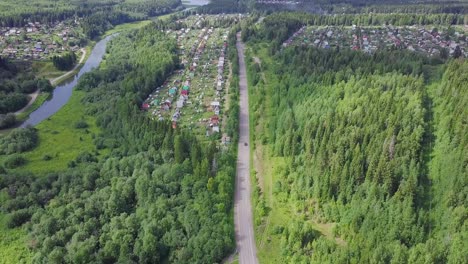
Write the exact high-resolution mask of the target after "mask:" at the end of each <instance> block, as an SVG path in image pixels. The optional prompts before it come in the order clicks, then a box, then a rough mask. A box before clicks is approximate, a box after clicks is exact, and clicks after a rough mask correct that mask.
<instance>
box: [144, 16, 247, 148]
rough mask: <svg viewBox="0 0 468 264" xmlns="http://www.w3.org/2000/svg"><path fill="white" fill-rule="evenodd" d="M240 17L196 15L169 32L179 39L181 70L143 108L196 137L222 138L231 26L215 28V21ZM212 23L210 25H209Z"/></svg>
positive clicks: (150, 97)
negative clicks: (227, 54) (184, 128)
mask: <svg viewBox="0 0 468 264" xmlns="http://www.w3.org/2000/svg"><path fill="white" fill-rule="evenodd" d="M238 16H239V15H197V16H190V17H188V18H185V19H183V20H181V21H178V23H180V24H183V25H186V27H183V28H181V29H179V30H168V31H166V34H167V35H168V37H173V38H176V39H177V43H178V49H179V56H180V61H181V66H182V69H180V70H177V71H175V72H174V73H173V74H172V75H171V77H170V78H168V79H167V80H166V81H165V83H164V84H163V85H162V86H161V87H157V88H156V89H155V90H154V91H153V93H152V94H150V96H149V97H148V98H147V99H146V100H145V102H144V103H143V104H142V106H141V108H142V109H143V110H146V111H148V114H149V115H150V116H151V118H152V119H153V120H170V121H171V122H172V127H173V128H177V127H186V128H188V129H190V130H192V132H193V133H195V134H197V135H206V137H211V136H212V137H214V138H221V139H222V143H223V144H228V143H229V142H230V139H229V137H227V136H226V135H225V134H222V133H223V132H222V130H223V126H224V123H223V122H225V120H224V118H223V112H224V110H225V109H226V108H227V104H228V102H227V101H226V100H227V96H226V95H227V93H228V91H227V90H228V88H229V83H228V81H227V80H228V76H229V65H228V63H227V58H226V49H227V45H228V44H227V38H228V32H229V27H213V26H207V25H210V24H211V25H213V24H216V23H213V22H216V20H220V19H226V18H229V19H238ZM207 21H210V22H211V23H209V22H208V23H207Z"/></svg>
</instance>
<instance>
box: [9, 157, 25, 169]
mask: <svg viewBox="0 0 468 264" xmlns="http://www.w3.org/2000/svg"><path fill="white" fill-rule="evenodd" d="M26 162H27V160H26V159H25V158H24V157H23V156H21V155H19V154H12V155H9V156H8V157H7V158H6V159H5V161H4V162H3V165H4V166H5V168H7V169H14V168H17V167H19V166H22V165H24V164H26Z"/></svg>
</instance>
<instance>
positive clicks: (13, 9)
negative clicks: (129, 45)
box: [0, 0, 181, 26]
mask: <svg viewBox="0 0 468 264" xmlns="http://www.w3.org/2000/svg"><path fill="white" fill-rule="evenodd" d="M180 4H181V2H180V1H179V0H124V1H117V0H91V1H81V0H73V1H68V0H58V1H51V0H34V1H28V0H6V1H2V2H1V3H0V25H2V26H21V25H24V24H25V23H27V22H31V21H32V22H41V23H49V22H55V21H62V20H65V19H68V18H74V17H88V16H90V15H93V14H96V13H101V14H102V13H103V12H104V13H106V15H107V16H108V17H109V22H114V23H115V22H116V19H119V20H118V22H119V24H120V23H124V22H128V21H127V20H141V19H142V18H145V17H151V16H156V15H160V14H164V13H168V12H169V11H171V10H172V9H173V8H176V7H177V6H179V5H180Z"/></svg>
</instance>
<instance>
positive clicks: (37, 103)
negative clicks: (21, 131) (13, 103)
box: [16, 93, 50, 121]
mask: <svg viewBox="0 0 468 264" xmlns="http://www.w3.org/2000/svg"><path fill="white" fill-rule="evenodd" d="M49 96H50V93H40V94H39V95H38V96H37V98H36V101H34V103H33V104H32V105H31V106H30V107H29V108H28V109H27V110H26V111H24V112H23V113H21V114H18V115H17V116H16V118H17V119H18V120H19V121H24V120H26V119H27V118H28V116H29V114H31V113H32V112H34V111H35V110H36V109H37V108H39V106H41V105H42V104H43V103H44V102H45V101H46V100H47V98H49Z"/></svg>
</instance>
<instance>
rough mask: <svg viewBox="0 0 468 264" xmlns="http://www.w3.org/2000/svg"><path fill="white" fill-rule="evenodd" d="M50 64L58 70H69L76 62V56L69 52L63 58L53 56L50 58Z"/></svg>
mask: <svg viewBox="0 0 468 264" xmlns="http://www.w3.org/2000/svg"><path fill="white" fill-rule="evenodd" d="M52 62H53V63H54V66H55V68H57V69H58V70H61V71H66V70H71V69H72V68H73V65H75V62H76V54H75V53H74V52H72V51H70V52H68V53H66V54H65V55H63V56H54V57H52Z"/></svg>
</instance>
